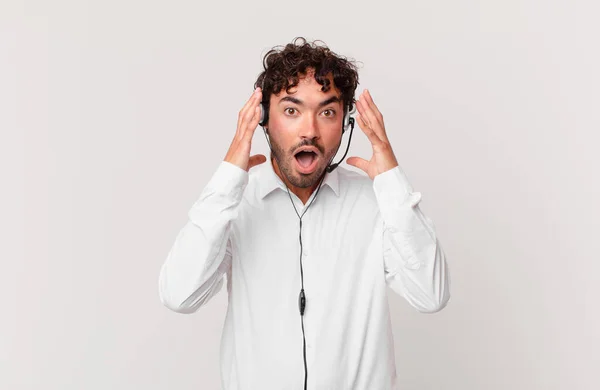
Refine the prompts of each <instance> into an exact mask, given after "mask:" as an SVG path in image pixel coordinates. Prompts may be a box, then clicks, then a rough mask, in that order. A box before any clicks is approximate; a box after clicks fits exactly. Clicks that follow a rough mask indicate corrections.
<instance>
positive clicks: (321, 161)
mask: <svg viewBox="0 0 600 390" xmlns="http://www.w3.org/2000/svg"><path fill="white" fill-rule="evenodd" d="M329 79H330V81H331V82H332V83H333V80H332V76H331V75H329ZM321 87H322V86H321V85H320V84H319V83H317V81H316V80H315V78H314V77H313V75H312V73H308V74H307V75H305V76H303V77H300V79H299V82H298V86H297V87H295V88H293V89H291V90H290V93H289V94H288V93H287V92H286V91H285V90H283V91H281V92H280V93H278V94H273V95H271V98H270V108H269V123H268V124H267V126H265V127H266V129H267V130H268V134H269V137H270V140H271V147H272V148H273V157H274V159H273V167H274V169H275V172H276V173H277V175H278V176H279V177H280V178H281V179H282V180H283V181H284V183H285V184H286V185H287V186H288V188H289V189H290V191H292V192H293V193H294V194H296V195H297V196H298V198H300V200H301V201H302V202H303V203H306V202H307V200H308V199H309V198H310V195H311V194H312V192H313V191H314V190H315V189H316V188H317V186H318V185H319V181H320V178H321V177H322V175H323V173H324V171H325V168H326V167H327V165H329V162H330V161H331V159H332V158H333V156H334V155H335V153H336V152H337V149H338V148H339V145H340V142H341V137H342V119H343V102H342V101H341V99H340V97H341V93H340V91H339V90H338V89H337V88H330V90H329V91H327V92H322V91H321ZM334 99H335V100H334ZM332 100H334V101H332ZM302 146H313V147H314V148H316V149H317V150H316V167H315V168H314V169H313V170H312V171H311V172H310V173H303V172H301V170H300V168H299V166H298V162H297V161H296V158H295V157H294V154H295V153H296V152H297V151H298V149H299V148H300V147H302Z"/></svg>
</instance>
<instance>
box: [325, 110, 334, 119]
mask: <svg viewBox="0 0 600 390" xmlns="http://www.w3.org/2000/svg"><path fill="white" fill-rule="evenodd" d="M323 113H324V115H325V116H326V117H328V118H329V117H333V116H335V110H333V109H331V108H328V109H327V110H325V111H323Z"/></svg>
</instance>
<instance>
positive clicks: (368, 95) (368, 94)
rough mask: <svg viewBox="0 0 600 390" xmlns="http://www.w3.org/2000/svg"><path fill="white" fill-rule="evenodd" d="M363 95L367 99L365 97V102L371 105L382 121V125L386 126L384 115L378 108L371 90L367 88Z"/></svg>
mask: <svg viewBox="0 0 600 390" xmlns="http://www.w3.org/2000/svg"><path fill="white" fill-rule="evenodd" d="M363 95H364V97H365V99H364V100H365V102H366V103H367V104H368V105H369V108H371V110H372V111H373V112H374V113H375V116H376V117H377V120H378V121H379V122H380V123H381V125H382V126H384V123H383V115H382V114H381V112H380V111H379V108H377V105H376V104H375V102H374V101H373V96H371V91H369V90H368V89H365V91H364V93H363Z"/></svg>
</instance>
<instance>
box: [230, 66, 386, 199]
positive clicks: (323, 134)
mask: <svg viewBox="0 0 600 390" xmlns="http://www.w3.org/2000/svg"><path fill="white" fill-rule="evenodd" d="M329 78H330V80H331V75H329ZM332 84H333V83H332ZM340 96H341V94H340V91H339V90H338V89H337V88H336V87H335V86H333V85H332V88H330V90H329V91H327V92H322V91H321V85H320V84H318V83H317V82H316V80H315V79H314V77H313V75H312V73H311V71H310V70H309V71H308V72H307V74H305V75H302V76H301V77H300V80H299V83H298V86H297V87H295V88H293V89H291V90H290V93H289V94H288V93H287V92H286V91H285V90H283V91H280V92H279V93H278V94H272V95H271V97H270V108H269V123H268V124H267V125H266V126H265V129H267V131H268V134H269V138H270V141H271V147H272V148H273V156H272V157H274V159H273V167H274V170H275V172H276V174H277V175H278V176H279V177H280V178H281V180H282V181H283V182H284V183H285V184H286V185H287V186H288V188H289V189H290V191H291V192H293V193H294V194H295V195H296V196H298V198H299V199H300V200H301V201H302V202H303V203H306V202H307V201H308V199H309V198H310V195H311V194H312V192H313V191H314V190H315V189H316V187H317V186H318V184H319V179H320V178H321V175H322V174H323V172H324V170H325V168H326V167H327V165H328V164H329V162H330V160H331V157H332V156H334V155H335V153H336V152H337V149H338V147H339V145H340V142H341V135H342V119H343V102H341V101H339V100H338V101H333V102H329V103H328V104H325V105H322V103H323V102H326V101H328V100H329V99H330V98H333V97H338V98H339V97H340ZM290 98H294V99H296V101H291V100H292V99H290ZM261 99H262V91H261V90H260V88H257V89H256V90H255V92H254V93H253V94H252V96H251V97H250V99H249V100H248V101H247V102H246V104H245V105H244V106H243V107H242V109H241V110H240V111H239V113H238V124H237V130H236V134H235V136H234V138H233V140H232V142H231V145H230V147H229V150H228V151H227V154H226V156H225V158H224V161H227V162H230V163H232V164H234V165H237V166H238V167H240V168H242V169H244V170H246V171H248V170H249V169H250V168H252V167H253V166H255V165H258V164H262V163H264V162H265V161H266V157H265V156H264V155H253V156H251V155H250V149H251V141H252V136H253V135H254V131H255V130H256V127H257V126H258V122H259V120H260V107H259V104H260V101H261ZM356 108H357V110H358V114H357V116H356V122H357V124H358V125H359V127H360V128H361V130H362V131H363V133H364V134H365V135H366V136H367V138H368V139H369V141H370V142H371V146H372V149H373V154H372V156H371V158H370V159H369V160H366V159H363V158H361V157H356V156H354V157H349V158H348V159H347V160H346V162H347V163H348V164H349V165H352V166H355V167H357V168H359V169H361V170H363V171H364V172H365V173H366V174H367V175H368V176H369V177H370V178H371V179H374V178H375V177H376V176H377V175H379V174H381V173H383V172H386V171H388V170H390V169H393V168H395V167H396V166H398V162H397V160H396V157H395V155H394V152H393V150H392V147H391V145H390V143H389V140H388V138H387V133H386V130H385V125H384V121H383V115H382V114H381V112H380V111H379V109H378V108H377V106H376V105H375V102H374V101H373V98H372V96H371V94H370V92H369V91H368V90H365V91H364V92H363V93H362V94H361V95H360V97H359V98H358V99H357V101H356ZM305 145H311V146H313V147H315V148H316V154H317V164H316V167H315V169H313V170H312V171H311V172H309V173H302V172H301V171H300V169H299V166H298V164H297V162H296V161H295V157H294V153H295V152H296V151H297V149H298V147H300V146H305Z"/></svg>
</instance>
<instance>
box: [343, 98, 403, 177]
mask: <svg viewBox="0 0 600 390" xmlns="http://www.w3.org/2000/svg"><path fill="white" fill-rule="evenodd" d="M356 108H357V109H358V113H359V114H358V115H357V116H356V121H357V122H358V125H359V126H360V128H361V129H362V131H363V132H364V133H365V134H366V136H367V137H368V138H369V141H371V145H372V146H373V156H372V157H371V159H370V160H369V161H367V160H365V159H363V158H360V157H349V158H348V159H347V160H346V162H347V163H348V164H349V165H352V166H355V167H357V168H359V169H361V170H363V171H365V173H366V174H367V175H369V177H370V178H371V179H374V178H375V176H377V175H379V174H380V173H383V172H385V171H388V170H390V169H392V168H395V167H396V166H398V161H396V157H395V156H394V152H393V151H392V147H391V145H390V143H389V141H388V138H387V135H386V133H385V126H384V124H383V115H381V113H380V112H379V110H378V109H377V106H376V105H375V103H374V102H373V98H372V97H371V94H370V93H369V91H368V90H364V92H363V93H362V94H361V95H360V97H359V98H358V99H357V100H356Z"/></svg>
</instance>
